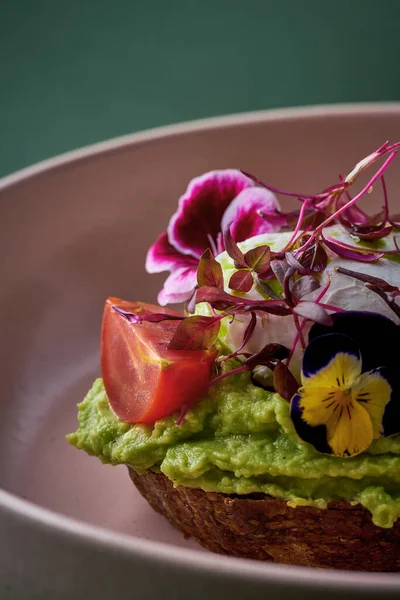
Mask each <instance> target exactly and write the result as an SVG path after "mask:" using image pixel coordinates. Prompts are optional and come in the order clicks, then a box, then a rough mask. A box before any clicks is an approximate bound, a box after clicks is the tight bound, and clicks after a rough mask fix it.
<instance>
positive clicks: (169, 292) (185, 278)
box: [157, 267, 197, 306]
mask: <svg viewBox="0 0 400 600" xmlns="http://www.w3.org/2000/svg"><path fill="white" fill-rule="evenodd" d="M196 284H197V269H196V268H194V269H193V268H185V267H184V268H182V269H177V270H176V271H173V272H172V273H171V275H170V276H169V277H167V279H166V280H165V282H164V287H163V289H162V290H161V292H160V293H159V294H158V298H157V300H158V303H159V304H161V306H165V305H166V304H171V303H172V304H176V303H179V302H185V301H186V300H189V298H190V297H191V295H192V293H193V290H194V288H195V286H196Z"/></svg>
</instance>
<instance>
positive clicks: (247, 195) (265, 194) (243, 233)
mask: <svg viewBox="0 0 400 600" xmlns="http://www.w3.org/2000/svg"><path fill="white" fill-rule="evenodd" d="M278 210H279V203H278V200H277V199H276V197H275V195H274V194H273V193H272V192H270V191H269V190H266V189H264V188H258V187H252V188H248V189H246V190H243V191H242V192H241V193H240V194H239V195H238V196H237V197H236V198H235V200H233V202H231V204H230V205H229V206H228V208H227V209H226V211H225V213H224V215H223V217H222V221H221V229H222V231H224V230H225V229H226V228H227V227H228V225H229V223H232V225H231V234H232V237H233V239H234V241H235V242H243V241H244V240H247V239H248V238H250V237H253V236H254V235H259V234H260V233H271V232H274V231H279V224H278V223H279V221H276V220H271V221H268V220H266V219H264V218H262V217H260V215H259V214H258V211H262V213H263V214H264V215H267V214H268V213H274V212H275V211H278Z"/></svg>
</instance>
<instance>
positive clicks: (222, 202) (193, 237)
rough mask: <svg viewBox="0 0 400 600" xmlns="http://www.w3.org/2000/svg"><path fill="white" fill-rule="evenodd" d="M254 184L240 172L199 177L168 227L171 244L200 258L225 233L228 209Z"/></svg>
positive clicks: (207, 174) (195, 179)
mask: <svg viewBox="0 0 400 600" xmlns="http://www.w3.org/2000/svg"><path fill="white" fill-rule="evenodd" d="M253 186H254V184H253V182H252V181H251V179H249V178H248V177H246V176H245V175H243V174H242V173H241V172H240V171H237V170H236V169H226V170H223V171H209V172H208V173H204V175H201V176H200V177H195V178H194V179H192V181H191V182H190V183H189V185H188V188H187V190H186V192H185V193H184V194H183V196H181V197H180V199H179V205H178V210H177V211H176V213H175V214H174V215H173V216H172V218H171V220H170V222H169V226H168V238H169V241H170V243H171V244H172V245H173V246H174V247H175V248H176V249H177V250H179V251H180V252H182V253H183V254H189V255H191V256H193V257H195V258H198V259H199V258H200V256H201V255H202V253H203V252H204V250H206V248H208V247H209V246H210V241H209V238H210V237H211V238H212V239H213V240H214V241H215V240H216V239H217V235H218V233H219V231H220V229H221V219H222V215H223V214H224V212H225V210H226V208H227V207H228V206H229V204H230V203H231V202H232V200H234V199H235V198H236V196H237V195H238V194H240V192H241V191H242V190H244V189H245V188H248V187H253Z"/></svg>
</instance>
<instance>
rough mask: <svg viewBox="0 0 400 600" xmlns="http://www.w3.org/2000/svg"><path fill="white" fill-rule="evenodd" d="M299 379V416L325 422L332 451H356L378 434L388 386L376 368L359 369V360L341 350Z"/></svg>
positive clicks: (314, 422) (339, 453)
mask: <svg viewBox="0 0 400 600" xmlns="http://www.w3.org/2000/svg"><path fill="white" fill-rule="evenodd" d="M302 379H303V387H302V388H300V389H299V394H300V396H301V400H300V406H301V408H302V418H303V420H304V421H305V422H306V423H307V424H308V425H311V426H318V425H325V427H326V430H327V442H328V445H329V446H330V448H331V450H332V453H333V454H334V455H336V456H343V457H347V456H354V455H356V454H359V453H360V452H363V451H364V450H366V449H367V448H368V446H369V445H370V444H371V442H372V440H373V439H374V438H379V437H380V436H381V434H382V419H383V413H384V410H385V406H386V404H387V403H388V402H389V400H390V395H391V387H390V385H389V383H388V382H387V381H386V379H384V378H383V377H382V375H381V374H380V373H379V371H378V370H377V371H371V372H369V373H361V360H360V359H359V358H357V357H356V356H354V355H351V354H346V353H342V352H340V353H338V354H336V356H334V357H333V358H332V360H331V361H330V362H329V363H328V364H327V365H326V366H325V367H323V368H322V369H320V370H319V371H318V372H317V373H315V374H312V375H309V376H304V375H303V377H302Z"/></svg>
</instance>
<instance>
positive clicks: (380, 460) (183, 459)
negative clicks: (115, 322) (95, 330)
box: [67, 365, 400, 527]
mask: <svg viewBox="0 0 400 600" xmlns="http://www.w3.org/2000/svg"><path fill="white" fill-rule="evenodd" d="M231 367H232V365H231ZM176 418H177V415H173V416H170V417H168V418H165V419H162V420H160V421H158V422H156V423H155V424H154V425H151V426H150V425H138V424H136V425H130V424H128V423H125V422H123V421H121V420H120V419H118V417H116V416H115V414H114V413H113V411H112V410H111V408H110V406H109V403H108V399H107V396H106V392H105V390H104V386H103V382H102V380H101V379H97V380H96V381H95V382H94V384H93V387H92V389H91V390H90V391H89V393H88V394H87V396H86V398H85V399H84V401H83V402H82V403H81V404H80V405H79V424H80V426H79V429H78V430H77V431H76V432H75V433H71V434H70V435H69V436H67V438H68V440H69V442H70V443H71V444H73V445H74V446H76V447H77V448H82V449H83V450H85V451H86V452H87V453H88V454H91V455H95V456H98V457H99V458H100V460H101V461H102V462H104V463H110V464H113V465H118V464H125V465H129V466H130V467H132V468H133V469H135V470H136V471H138V472H141V471H142V472H143V471H145V470H146V469H152V470H155V471H161V472H162V473H164V474H165V475H166V476H167V477H168V478H169V479H171V480H172V481H173V482H174V484H175V485H184V486H188V487H196V488H201V489H203V490H205V491H206V492H223V493H226V494H250V493H254V492H264V493H265V494H269V495H271V496H274V497H275V498H281V499H284V500H286V501H288V503H289V504H290V506H298V505H309V506H316V507H318V508H322V509H323V508H326V506H327V502H329V501H331V500H338V499H344V500H347V501H349V502H351V503H361V504H362V505H363V506H365V507H366V508H367V509H369V510H370V511H371V513H372V518H373V522H374V523H375V525H378V526H380V527H391V526H392V525H393V523H394V522H395V521H396V519H397V518H398V517H399V516H400V435H397V436H394V437H391V438H382V439H379V440H376V441H374V442H373V443H372V445H371V446H370V448H369V449H368V451H367V452H364V453H362V454H360V455H358V456H354V457H352V458H345V459H344V458H337V457H332V456H327V455H323V454H320V453H319V452H317V451H316V450H315V449H314V448H313V446H311V445H310V444H307V443H305V442H303V441H302V440H300V438H299V437H298V436H297V434H296V432H295V430H294V427H293V424H292V421H291V419H290V416H289V404H288V403H287V402H286V401H285V400H283V399H282V398H281V397H280V396H278V395H277V394H274V393H271V392H267V391H265V390H263V389H261V388H259V387H256V386H254V385H253V383H252V382H251V380H250V377H249V374H248V373H241V374H239V375H235V376H232V377H229V378H227V379H225V380H223V381H221V382H220V383H219V384H217V385H215V386H213V387H211V388H210V391H209V394H208V396H207V397H205V398H203V399H202V400H200V401H199V402H197V403H196V404H195V405H194V406H193V407H192V409H191V410H189V412H188V413H187V414H186V416H185V418H184V420H183V422H182V423H181V424H180V425H176Z"/></svg>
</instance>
